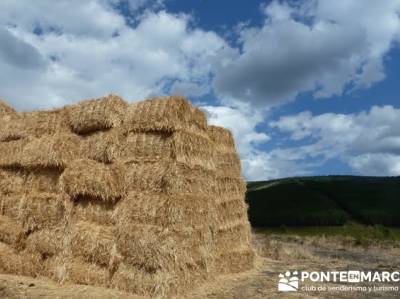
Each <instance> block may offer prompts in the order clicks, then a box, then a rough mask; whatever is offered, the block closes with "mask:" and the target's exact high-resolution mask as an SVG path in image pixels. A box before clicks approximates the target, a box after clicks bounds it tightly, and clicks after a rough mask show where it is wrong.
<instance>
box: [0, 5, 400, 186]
mask: <svg viewBox="0 0 400 299" xmlns="http://www.w3.org/2000/svg"><path fill="white" fill-rule="evenodd" d="M163 3H164V1H163V0H87V1H78V0H68V1H67V0H59V1H52V0H41V1H28V0H20V1H11V0H4V1H1V2H0V68H1V70H2V71H1V73H0V91H1V94H0V97H2V98H5V99H6V100H7V101H9V102H10V103H11V104H12V105H14V106H15V107H16V108H18V109H23V110H29V109H36V108H49V107H56V106H62V105H64V104H67V103H70V102H75V101H77V100H80V99H82V98H90V97H97V96H101V95H104V94H107V93H117V94H120V95H121V96H123V97H124V98H126V99H127V100H140V99H143V98H145V97H148V96H153V95H163V94H171V93H175V94H176V93H183V94H184V95H187V96H193V97H200V96H204V95H209V96H214V94H215V95H216V96H217V99H216V102H217V103H215V105H225V106H210V103H208V106H206V107H204V109H205V110H207V111H208V113H209V115H210V121H211V123H214V124H218V125H223V126H225V127H228V128H230V129H231V130H232V131H233V133H234V135H235V136H236V140H237V144H238V149H239V151H240V153H241V156H242V158H243V166H244V174H245V175H246V177H247V178H249V179H262V178H272V177H281V176H286V175H298V174H305V173H308V171H309V170H308V167H306V165H303V164H299V161H301V160H302V159H303V157H305V156H307V157H311V156H312V157H316V156H318V155H320V156H324V157H328V156H329V157H332V156H334V155H337V154H338V153H343V154H344V155H346V157H347V159H348V160H346V161H347V162H348V163H349V164H350V165H352V167H353V168H354V169H356V170H358V171H363V170H362V169H366V168H367V167H370V166H368V165H375V166H374V167H375V168H376V169H378V168H379V167H381V168H385V169H387V171H388V173H390V171H391V170H390V169H389V168H388V167H389V166H387V165H389V164H390V165H392V166H393V167H392V168H393V169H395V170H392V172H393V171H397V170H396V169H397V168H396V167H395V166H394V165H396V164H395V163H393V161H392V160H391V159H392V157H396V155H397V154H396V153H395V152H393V151H392V152H390V151H389V152H386V151H385V150H388V149H389V148H394V149H395V148H396V147H397V142H398V139H396V138H397V137H395V134H394V135H393V134H392V135H393V136H392V135H390V134H389V133H388V134H389V135H388V137H387V138H386V137H385V138H386V139H385V138H384V137H383V136H381V135H379V134H380V133H379V132H380V131H373V132H375V134H376V136H375V135H373V134H371V135H370V136H369V138H381V139H382V138H383V139H384V142H383V139H382V142H380V143H379V144H377V143H374V142H372V139H368V136H367V137H365V138H366V139H365V138H364V137H363V138H364V139H362V138H357V136H361V135H360V134H361V133H360V132H361V131H362V130H363V126H367V127H368V122H367V121H365V122H364V124H363V125H361V124H360V125H359V126H357V124H356V125H355V123H354V122H355V121H354V117H355V116H354V115H353V116H352V115H334V114H327V115H324V116H320V117H319V116H312V115H311V114H310V113H303V114H300V115H298V116H297V117H295V118H290V117H289V118H287V119H281V120H280V122H279V125H278V123H276V128H279V129H280V130H286V131H288V132H291V134H292V138H293V139H295V140H302V139H304V138H308V137H312V138H317V139H319V140H320V141H319V142H316V143H315V144H311V145H309V146H303V147H300V148H296V149H290V148H289V149H275V150H274V149H271V150H270V151H269V152H268V153H267V152H265V150H262V149H261V147H263V146H264V143H267V145H268V142H269V139H270V138H271V137H270V136H269V133H268V134H266V133H260V132H259V130H258V129H257V128H258V126H259V125H260V124H261V123H263V122H264V121H265V119H266V111H268V110H267V109H265V108H266V107H268V106H271V105H279V104H282V103H284V102H286V101H290V100H293V99H294V98H295V97H296V96H297V95H298V94H299V93H301V92H304V91H311V92H313V93H314V96H315V97H329V96H331V95H334V94H341V93H342V92H343V90H344V89H345V88H346V87H347V86H349V87H350V88H352V89H356V88H362V87H368V86H370V85H371V84H373V83H375V82H378V81H380V80H382V79H383V78H384V76H385V73H384V64H383V59H384V55H385V54H386V53H387V52H388V51H389V49H390V48H391V47H392V46H393V44H394V43H395V41H397V42H399V41H400V33H399V32H400V30H399V28H400V25H399V17H398V13H399V5H400V3H399V1H398V0H386V1H381V2H379V3H375V4H369V5H365V3H364V2H363V1H361V0H358V1H357V0H338V1H328V0H319V1H317V0H307V1H304V2H303V3H302V4H301V5H296V6H291V5H289V4H285V2H279V3H278V2H273V3H272V4H270V5H266V6H264V7H263V8H262V13H264V17H265V23H264V24H263V26H261V27H249V25H248V23H247V25H246V24H245V23H243V24H245V25H243V24H242V25H241V26H238V27H237V28H239V37H238V39H239V40H238V42H239V44H240V45H241V46H240V47H237V48H235V47H233V46H230V45H229V44H228V42H227V41H226V40H224V38H222V37H221V36H219V35H218V34H216V33H215V32H213V31H205V30H202V29H200V28H195V27H194V26H193V24H192V21H191V16H190V15H187V14H172V13H169V12H167V11H165V10H164V6H163ZM289 3H291V4H293V3H294V2H289ZM121 7H123V8H124V10H125V12H126V11H129V12H130V15H129V16H127V15H122V13H121ZM126 9H127V10H126ZM371 20H373V21H371ZM232 30H234V29H232ZM257 106H258V107H259V106H261V107H262V108H264V109H258V108H255V107H257ZM257 109H258V110H257ZM374 109H375V108H374ZM376 109H378V108H376ZM386 109H389V108H386ZM378 110H379V109H378ZM389 110H390V109H389ZM386 112H388V111H386ZM369 113H370V114H373V111H372V110H371V111H370V112H369ZM379 113H380V112H379ZM379 113H378V114H379ZM360 117H361V116H360ZM372 118H374V117H372ZM309 121H312V124H307V122H309ZM327 124H329V125H327ZM380 125H381V122H380V123H379V126H380ZM388 126H389V127H391V128H395V126H393V125H392V124H390V125H389V124H388ZM299 128H300V129H299ZM349 128H350V129H351V130H350V131H351V132H352V133H348V134H343V132H344V131H346V130H348V129H349ZM381 130H383V131H385V130H386V131H387V129H381ZM346 132H348V131H346ZM324 134H325V135H326V136H335V138H337V139H338V140H339V141H338V142H337V144H336V145H335V147H334V149H335V151H332V153H331V152H330V151H327V149H326V148H327V146H331V143H329V140H328V139H329V138H328V137H324V136H325V135H324ZM335 134H338V135H335ZM357 134H358V135H357ZM339 135H340V136H339ZM373 136H375V137H373ZM363 140H364V143H363ZM365 140H370V141H371V142H370V143H368V142H365ZM349 144H352V146H349ZM365 144H367V145H365ZM371 144H374V145H373V146H372V145H371ZM374 146H375V148H374ZM350 148H352V149H356V148H359V149H361V151H360V152H359V153H356V152H351V151H350V150H349V149H350ZM365 148H368V149H369V150H368V151H363V150H362V149H365ZM382 148H384V149H385V150H382ZM379 155H380V156H379ZM352 159H353V160H352ZM378 160H379V161H381V162H382V161H387V162H382V163H381V164H379V163H378V162H376V161H378ZM366 165H367V166H366ZM379 165H383V166H379ZM385 165H386V166H385Z"/></svg>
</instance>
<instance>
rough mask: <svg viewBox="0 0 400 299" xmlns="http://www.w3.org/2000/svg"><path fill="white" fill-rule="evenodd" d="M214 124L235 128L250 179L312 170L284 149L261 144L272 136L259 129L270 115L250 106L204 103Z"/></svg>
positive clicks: (246, 175) (205, 109)
mask: <svg viewBox="0 0 400 299" xmlns="http://www.w3.org/2000/svg"><path fill="white" fill-rule="evenodd" d="M201 108H202V109H203V110H204V111H205V112H206V113H207V115H208V120H209V123H210V124H214V125H218V126H223V127H225V128H228V129H230V130H231V131H232V133H233V135H234V136H235V140H236V146H237V149H238V151H239V153H240V156H241V160H242V168H243V175H244V176H245V177H246V178H247V179H249V180H263V179H271V178H277V177H284V176H292V175H304V174H307V173H309V172H308V171H307V169H306V167H303V166H301V165H299V164H298V163H296V162H297V161H292V160H291V158H290V157H289V156H286V155H282V152H280V151H271V152H269V153H267V152H266V151H265V150H262V149H261V147H262V146H263V145H264V144H266V143H268V141H270V139H271V137H270V136H268V135H267V134H265V133H260V132H258V130H257V125H259V124H260V123H262V122H263V119H264V118H265V117H266V116H265V115H264V114H262V113H261V112H259V111H251V109H250V108H249V107H246V106H245V107H243V106H242V107H228V106H203V107H201Z"/></svg>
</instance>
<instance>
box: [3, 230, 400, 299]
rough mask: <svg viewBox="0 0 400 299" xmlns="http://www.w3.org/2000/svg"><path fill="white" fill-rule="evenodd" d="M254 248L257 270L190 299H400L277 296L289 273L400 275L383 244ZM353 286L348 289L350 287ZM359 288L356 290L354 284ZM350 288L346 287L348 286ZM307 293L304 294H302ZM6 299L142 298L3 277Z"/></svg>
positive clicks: (390, 247)
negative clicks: (283, 275) (283, 276)
mask: <svg viewBox="0 0 400 299" xmlns="http://www.w3.org/2000/svg"><path fill="white" fill-rule="evenodd" d="M254 244H255V247H256V249H257V252H258V254H259V255H260V257H259V258H258V259H257V263H256V264H257V265H256V269H254V270H252V271H250V272H247V273H243V274H240V275H235V276H225V277H221V278H220V279H218V280H216V281H214V282H213V283H211V284H208V285H206V286H203V287H201V288H200V289H197V290H194V291H193V292H192V293H190V294H188V295H187V297H186V298H193V299H200V298H208V299H243V298H246V299H247V298H249V299H250V298H254V299H261V298H262V299H265V298H400V292H399V291H388V290H386V291H374V292H371V293H367V292H364V291H360V290H351V291H313V290H304V287H309V286H310V285H313V286H315V287H316V288H318V287H325V288H328V287H333V286H337V287H339V286H341V285H339V284H334V283H329V282H325V283H312V282H300V291H298V292H292V293H282V292H278V290H277V283H278V280H279V274H280V273H285V272H286V271H288V270H290V271H294V270H297V271H334V270H337V271H340V270H342V271H348V270H360V271H399V270H400V247H398V245H396V244H393V243H385V242H383V243H382V242H380V243H379V244H374V243H371V244H368V245H365V244H364V246H363V247H361V246H359V245H356V243H355V242H354V241H352V240H351V239H346V238H343V237H342V238H338V237H336V238H335V237H331V238H324V237H322V238H321V237H305V238H300V237H296V236H282V235H272V236H268V237H266V236H264V235H261V234H254ZM348 285H349V284H347V286H348ZM351 285H353V284H351ZM355 285H356V286H366V287H368V286H369V287H372V286H374V285H375V286H382V285H386V286H399V283H397V284H393V283H369V284H355ZM345 286H346V285H345ZM301 288H303V289H301ZM0 298H7V299H17V298H18V299H20V298H32V299H38V298H138V297H134V296H129V295H128V294H126V293H122V292H118V291H115V290H110V289H104V288H98V287H89V286H77V285H69V286H68V285H66V286H59V285H57V284H55V283H54V282H52V281H50V280H38V279H33V278H27V277H20V276H12V275H0Z"/></svg>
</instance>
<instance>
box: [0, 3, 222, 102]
mask: <svg viewBox="0 0 400 299" xmlns="http://www.w3.org/2000/svg"><path fill="white" fill-rule="evenodd" d="M13 3H14V4H13ZM22 3H25V5H26V6H25V7H24V9H22V8H21V5H22ZM105 3H106V2H105V1H87V2H84V3H83V2H81V1H80V2H79V3H78V2H73V1H72V2H70V1H41V2H40V5H38V6H36V5H35V4H33V3H32V2H28V1H18V2H15V1H11V2H7V1H5V2H1V4H0V11H1V12H0V17H2V18H3V19H2V21H0V22H1V23H2V26H3V28H7V29H1V30H2V31H1V34H0V39H1V43H0V65H1V66H3V65H5V64H7V65H6V66H4V67H3V69H2V70H3V71H2V72H1V74H0V90H1V93H2V94H1V96H2V97H3V98H5V99H7V100H8V101H10V102H11V103H12V104H13V105H14V106H15V107H17V108H19V109H32V108H48V107H52V106H60V105H62V104H65V103H67V102H73V101H77V100H80V99H82V98H88V97H97V96H101V95H104V94H107V93H110V92H114V93H117V94H120V95H122V96H123V97H125V98H126V99H128V100H133V97H134V99H135V100H138V99H142V98H145V97H148V96H152V95H162V94H165V93H170V92H171V88H173V89H172V92H186V93H187V94H186V95H195V96H196V95H202V94H204V93H207V92H208V91H209V81H210V68H211V66H212V64H213V61H215V60H218V57H219V56H221V55H223V53H224V52H225V51H229V47H228V46H227V44H226V43H225V41H224V40H223V39H222V38H220V37H219V36H218V35H217V34H215V33H213V32H206V31H203V30H200V29H194V28H191V26H190V17H189V16H187V15H183V14H181V15H174V14H170V13H167V12H165V11H162V10H161V11H158V12H154V11H149V10H146V11H145V12H143V14H141V15H140V17H138V22H137V24H136V25H135V27H130V26H128V25H127V24H125V21H124V18H123V17H122V16H121V15H119V14H118V12H117V11H116V10H113V9H112V8H111V5H108V4H107V3H106V4H105ZM6 4H7V5H6ZM68 5H73V6H74V7H79V9H73V10H71V8H70V7H69V6H68ZM22 11H23V12H22ZM44 11H46V14H44V13H43V12H44ZM69 12H70V13H69ZM73 12H74V13H73ZM75 12H76V13H75ZM42 15H45V16H43V17H42ZM93 16H96V17H93ZM15 20H18V23H17V24H14V23H13V22H15ZM10 24H13V25H10ZM39 27H40V28H41V30H42V31H41V33H40V34H35V33H34V31H35V28H36V29H37V28H39ZM3 32H4V33H3ZM6 34H7V35H6ZM6 38H7V39H6ZM11 41H12V43H11ZM10 49H11V50H10ZM15 49H17V50H19V52H18V51H15ZM4 53H6V54H4ZM18 53H20V54H18ZM5 55H8V56H5ZM11 55H14V56H16V55H20V56H21V57H23V58H24V59H19V58H18V57H17V58H18V59H17V58H15V59H14V60H13V59H11V58H13V57H12V56H11ZM16 60H18V61H20V65H18V66H16V65H15V63H14V64H13V63H12V61H16ZM24 61H27V62H37V61H40V62H41V64H43V65H44V66H45V67H41V68H40V69H39V68H34V69H32V68H31V69H28V68H29V67H30V64H29V63H24Z"/></svg>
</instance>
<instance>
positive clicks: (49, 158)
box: [20, 133, 81, 169]
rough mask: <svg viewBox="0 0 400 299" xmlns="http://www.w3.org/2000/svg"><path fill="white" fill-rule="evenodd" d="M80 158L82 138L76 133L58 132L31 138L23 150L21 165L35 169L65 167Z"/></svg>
mask: <svg viewBox="0 0 400 299" xmlns="http://www.w3.org/2000/svg"><path fill="white" fill-rule="evenodd" d="M79 158H81V154H80V138H79V137H78V136H76V135H74V134H65V133H57V134H54V135H46V136H43V137H40V138H32V139H31V138H30V140H29V142H28V143H27V144H26V145H25V146H24V148H23V150H22V153H21V161H20V165H21V166H22V167H25V168H33V169H37V168H59V169H64V168H65V167H66V166H67V165H68V164H69V163H71V162H72V161H74V160H76V159H79Z"/></svg>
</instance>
